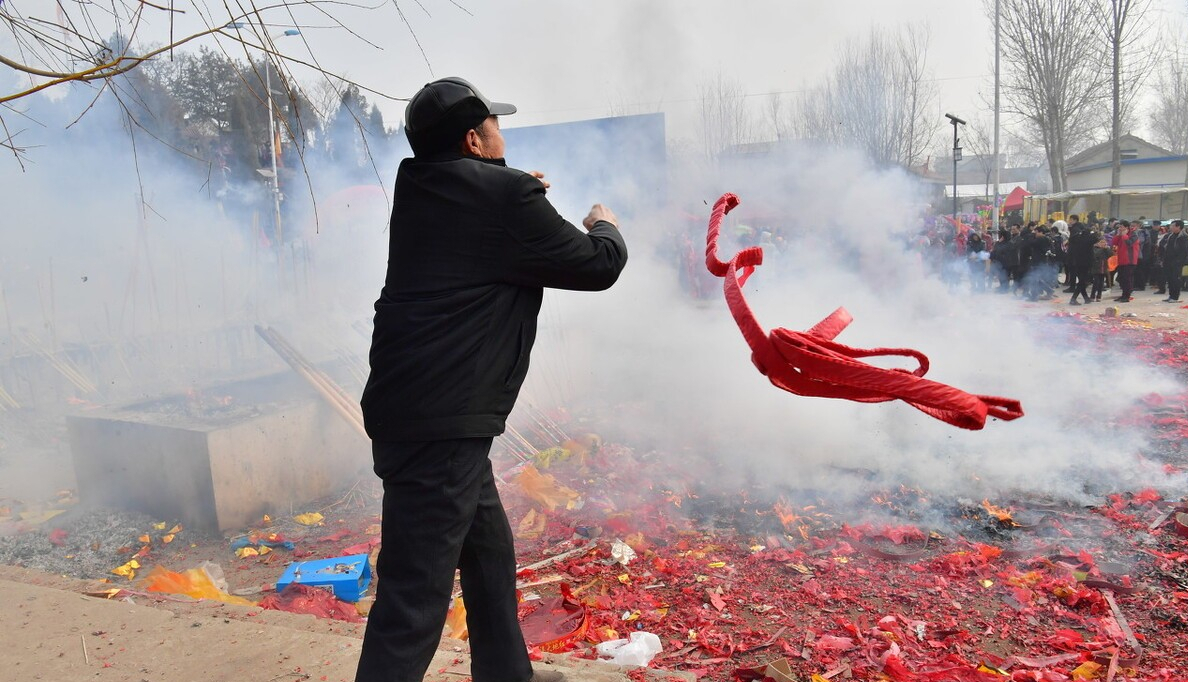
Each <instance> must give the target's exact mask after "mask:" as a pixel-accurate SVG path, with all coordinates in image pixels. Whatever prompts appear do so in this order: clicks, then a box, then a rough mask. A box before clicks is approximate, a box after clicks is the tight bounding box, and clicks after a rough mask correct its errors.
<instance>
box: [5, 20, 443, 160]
mask: <svg viewBox="0 0 1188 682" xmlns="http://www.w3.org/2000/svg"><path fill="white" fill-rule="evenodd" d="M449 1H450V2H451V4H454V5H455V6H457V3H456V2H455V0H449ZM384 4H387V5H390V6H391V8H393V9H394V10H395V12H396V13H397V14H398V15H399V17H400V19H401V21H403V22H404V24H405V25H406V26H408V22H407V21H406V20H405V16H404V13H403V11H402V10H401V7H400V4H399V3H398V2H397V1H396V0H393V2H391V3H384ZM417 4H418V5H420V4H421V3H420V2H418V3H417ZM38 7H39V8H51V7H52V8H54V12H53V13H52V14H47V15H44V16H39V15H36V14H28V13H22V8H21V7H19V6H18V5H17V4H16V3H13V2H7V3H6V2H3V1H2V0H0V38H3V39H4V40H3V41H2V42H0V45H5V46H6V47H5V48H4V49H6V50H12V52H11V53H10V54H0V65H3V66H6V67H8V68H9V69H12V70H13V71H14V72H15V73H17V74H19V75H20V76H21V79H20V82H19V84H16V85H13V86H12V88H11V90H8V89H0V148H3V149H7V150H9V151H10V152H12V153H13V154H14V155H16V157H17V159H18V161H19V160H20V158H21V155H22V153H24V151H25V149H24V148H23V146H22V145H21V144H20V142H19V141H18V140H16V133H15V132H13V131H11V130H10V129H9V127H8V123H7V121H6V120H5V113H6V112H8V113H10V114H11V113H19V112H18V111H17V110H16V109H15V102H17V101H18V100H21V99H23V98H25V97H28V96H30V95H32V94H34V93H37V92H42V91H44V90H48V89H50V88H57V87H60V86H63V85H67V84H76V83H93V84H95V85H97V86H98V89H97V93H96V97H98V95H99V94H101V93H102V92H111V93H113V94H114V95H115V96H116V97H117V98H120V97H121V95H122V96H123V97H125V98H128V97H130V96H132V97H134V95H130V94H129V93H126V92H125V93H121V92H120V88H118V87H116V86H115V85H114V84H115V83H116V82H117V81H116V79H117V78H118V77H119V76H121V75H124V74H127V73H129V72H131V71H133V70H134V69H137V68H139V67H141V66H142V65H144V64H146V63H148V62H150V61H153V60H159V59H162V58H168V57H169V56H171V55H172V54H173V52H174V51H175V50H177V49H179V48H182V47H183V46H189V45H195V44H204V45H205V44H213V45H214V46H215V47H216V48H217V49H218V50H220V51H222V52H224V54H226V56H228V57H234V56H239V57H245V58H246V61H247V63H249V64H252V65H255V64H259V63H260V62H259V59H258V56H259V55H261V54H263V55H264V56H265V57H266V59H267V61H268V62H270V63H271V64H272V66H273V68H274V70H275V72H276V73H277V74H278V75H279V76H280V78H281V80H282V81H283V82H284V83H288V82H289V81H292V80H293V75H292V71H291V68H290V67H292V66H295V65H301V66H303V67H306V68H309V69H312V70H313V71H315V72H319V73H322V74H324V75H326V76H327V77H328V78H333V77H335V74H332V73H328V72H326V71H325V70H323V69H322V68H321V67H320V66H319V65H318V60H317V58H316V55H315V56H314V57H313V58H311V59H300V58H297V57H295V56H293V55H292V54H291V53H290V52H282V51H281V50H280V49H278V47H277V43H276V42H274V37H275V34H277V33H278V31H279V29H278V27H283V26H292V25H294V23H295V21H296V19H295V17H297V16H301V15H308V14H311V13H312V14H316V15H317V16H319V17H320V18H321V20H322V22H323V23H330V24H332V25H337V26H339V27H341V28H342V29H343V30H344V31H347V32H349V33H352V34H353V32H351V31H350V29H349V27H347V26H346V25H344V24H343V23H342V22H341V21H340V20H339V19H337V18H336V16H335V14H336V13H339V12H341V13H342V14H343V15H345V14H346V12H347V10H349V9H353V8H355V7H356V6H355V5H353V4H352V3H348V2H343V1H342V0H275V1H274V2H269V3H264V4H256V2H254V1H253V0H247V1H246V2H235V3H214V4H211V3H206V2H203V1H202V0H173V1H171V2H169V3H154V2H148V1H147V0H108V2H106V3H96V2H56V3H40V4H39V5H38ZM377 7H379V6H377ZM463 11H465V10H463ZM181 14H186V15H187V16H188V17H197V18H198V20H199V21H200V22H201V23H202V25H204V27H205V28H203V29H202V30H198V31H193V32H189V33H181V34H175V33H174V28H175V21H174V20H175V18H176V17H178V16H180V15H181ZM162 23H163V24H166V25H168V27H169V33H168V39H167V40H166V41H165V42H164V43H163V44H162V43H159V42H157V41H159V40H160V38H159V37H158V36H151V37H150V39H151V40H152V41H154V42H155V43H156V44H155V46H154V47H152V48H149V49H141V48H139V47H137V46H138V44H139V43H141V42H145V41H144V40H143V39H144V38H145V36H144V35H142V34H143V33H145V32H146V31H147V30H148V29H147V28H146V27H147V26H152V25H160V24H162ZM299 33H300V32H299V31H292V32H291V33H289V35H299ZM410 33H411V29H410ZM5 34H7V35H5ZM113 35H114V36H116V37H117V39H116V40H112V36H113ZM354 35H357V34H354ZM412 38H413V40H414V41H415V40H416V35H415V34H412ZM359 40H362V38H361V37H360V38H359ZM301 41H302V42H304V38H301ZM305 47H306V49H308V48H309V44H308V43H306V44H305ZM422 54H424V52H423V51H422ZM427 61H428V60H427V59H426V62H427ZM242 77H243V78H245V80H246V79H247V78H248V76H246V75H245V76H242ZM261 77H262V74H259V73H257V74H252V75H251V78H255V79H256V80H259V78H261ZM286 89H291V88H288V87H287V88H286ZM364 89H366V88H364ZM367 90H368V92H372V93H374V94H376V95H379V96H382V97H389V96H388V95H386V94H384V93H381V92H376V91H374V90H370V89H367ZM392 99H399V98H395V97H393V98H392ZM121 103H123V100H121ZM125 109H128V107H127V106H125ZM134 123H135V122H134ZM288 132H289V133H290V134H292V132H293V131H288Z"/></svg>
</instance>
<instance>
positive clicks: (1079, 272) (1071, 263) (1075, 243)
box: [1068, 216, 1097, 305]
mask: <svg viewBox="0 0 1188 682" xmlns="http://www.w3.org/2000/svg"><path fill="white" fill-rule="evenodd" d="M1073 218H1074V219H1075V218H1076V216H1073ZM1069 231H1070V233H1071V234H1070V235H1069V238H1068V280H1069V281H1070V282H1072V283H1073V291H1072V299H1070V300H1069V302H1068V304H1069V305H1080V303H1078V302H1077V296H1078V295H1079V296H1081V297H1082V298H1084V299H1085V302H1086V303H1088V302H1089V290H1088V286H1089V270H1090V268H1092V267H1093V245H1094V244H1095V243H1096V242H1097V238H1096V237H1094V236H1093V234H1092V233H1091V232H1089V228H1088V227H1086V226H1085V224H1084V223H1082V222H1080V221H1075V222H1073V224H1072V227H1071V228H1069Z"/></svg>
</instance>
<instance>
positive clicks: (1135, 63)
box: [1098, 0, 1158, 215]
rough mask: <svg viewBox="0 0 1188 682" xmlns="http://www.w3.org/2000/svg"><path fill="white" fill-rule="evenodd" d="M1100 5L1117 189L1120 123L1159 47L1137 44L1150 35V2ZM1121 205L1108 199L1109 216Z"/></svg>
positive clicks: (1112, 179) (1112, 176)
mask: <svg viewBox="0 0 1188 682" xmlns="http://www.w3.org/2000/svg"><path fill="white" fill-rule="evenodd" d="M1102 1H1104V2H1105V7H1104V8H1103V11H1102V12H1101V13H1100V14H1099V15H1098V24H1099V26H1100V31H1101V33H1102V34H1103V35H1105V36H1106V39H1107V41H1108V44H1107V50H1108V51H1109V56H1110V71H1109V73H1110V80H1111V88H1110V97H1111V105H1112V106H1111V109H1110V140H1111V148H1112V150H1111V151H1112V166H1111V171H1110V187H1112V188H1115V189H1117V188H1118V186H1119V185H1121V184H1122V147H1121V143H1120V142H1119V139H1118V138H1120V137H1122V122H1123V119H1124V117H1125V115H1126V112H1128V111H1129V110H1130V108H1131V106H1132V105H1133V103H1134V97H1135V95H1136V94H1137V93H1138V91H1139V90H1140V89H1141V88H1142V86H1143V83H1144V82H1146V80H1147V77H1148V76H1150V74H1151V69H1152V68H1154V66H1155V63H1156V58H1157V53H1156V51H1155V50H1154V49H1153V45H1157V44H1158V43H1155V42H1148V43H1140V42H1139V41H1140V38H1143V37H1147V36H1148V35H1149V33H1148V32H1147V30H1146V29H1147V28H1148V26H1147V24H1148V22H1147V13H1148V11H1149V10H1150V9H1151V0H1102ZM1124 71H1125V74H1124V73H1123V72H1124ZM1120 202H1121V197H1119V196H1117V195H1115V196H1112V197H1110V215H1118V208H1119V204H1120Z"/></svg>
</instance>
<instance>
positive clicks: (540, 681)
mask: <svg viewBox="0 0 1188 682" xmlns="http://www.w3.org/2000/svg"><path fill="white" fill-rule="evenodd" d="M528 682H565V673H563V672H560V671H557V670H533V671H532V679H531V680H529V681H528Z"/></svg>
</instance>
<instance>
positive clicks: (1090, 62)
mask: <svg viewBox="0 0 1188 682" xmlns="http://www.w3.org/2000/svg"><path fill="white" fill-rule="evenodd" d="M1099 8H1100V6H1099V5H1098V4H1097V3H1095V2H1086V0H1002V2H1001V9H1002V24H1001V25H1002V31H1003V39H1002V62H1003V66H1004V68H1003V77H1002V83H1003V85H1002V87H1003V94H1004V95H1005V98H1006V102H1007V106H1008V107H1010V109H1009V111H1010V112H1011V113H1014V114H1016V115H1017V116H1019V117H1020V118H1022V120H1023V121H1024V122H1025V123H1026V124H1027V126H1028V127H1029V128H1030V130H1031V133H1032V137H1033V139H1034V140H1035V141H1036V142H1038V143H1040V144H1042V145H1043V148H1044V155H1045V157H1046V158H1047V161H1048V169H1049V172H1050V174H1051V176H1052V190H1053V191H1055V192H1061V191H1064V190H1065V189H1066V186H1067V172H1066V170H1065V167H1064V162H1065V159H1067V158H1068V157H1069V156H1070V155H1071V154H1073V153H1075V152H1077V151H1079V150H1080V149H1083V148H1085V147H1087V146H1089V144H1091V143H1092V140H1093V132H1094V131H1095V130H1097V129H1098V126H1099V123H1100V121H1102V120H1103V116H1102V113H1101V111H1100V110H1099V108H1100V107H1102V106H1104V101H1103V97H1102V95H1101V91H1102V90H1103V87H1104V85H1105V83H1106V80H1105V78H1103V74H1104V73H1107V72H1108V71H1107V70H1106V69H1103V68H1102V66H1103V57H1104V54H1103V53H1104V50H1103V49H1102V41H1101V37H1100V35H1099V34H1098V33H1097V27H1098V26H1099V20H1098V18H1097V17H1098V14H1097V12H1098V11H1099ZM986 9H987V12H988V13H989V14H990V15H991V16H993V14H992V13H993V3H988V4H987V7H986Z"/></svg>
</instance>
